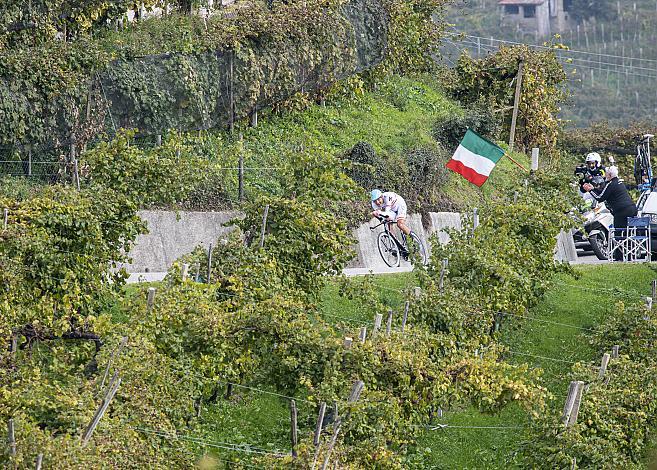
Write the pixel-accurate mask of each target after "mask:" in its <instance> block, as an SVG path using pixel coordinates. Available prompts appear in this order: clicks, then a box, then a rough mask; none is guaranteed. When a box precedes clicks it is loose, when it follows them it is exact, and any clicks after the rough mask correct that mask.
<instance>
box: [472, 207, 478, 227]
mask: <svg viewBox="0 0 657 470" xmlns="http://www.w3.org/2000/svg"><path fill="white" fill-rule="evenodd" d="M477 227H479V210H478V209H477V208H476V207H475V208H474V209H472V231H473V232H474V231H475V230H476V228H477Z"/></svg>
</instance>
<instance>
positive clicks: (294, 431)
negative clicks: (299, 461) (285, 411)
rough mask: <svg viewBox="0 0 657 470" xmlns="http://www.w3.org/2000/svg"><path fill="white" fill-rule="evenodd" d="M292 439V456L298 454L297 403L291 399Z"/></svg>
mask: <svg viewBox="0 0 657 470" xmlns="http://www.w3.org/2000/svg"><path fill="white" fill-rule="evenodd" d="M290 431H291V432H290V439H291V441H292V457H295V458H296V456H297V403H296V402H295V401H294V400H290Z"/></svg>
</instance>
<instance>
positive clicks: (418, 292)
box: [413, 287, 422, 299]
mask: <svg viewBox="0 0 657 470" xmlns="http://www.w3.org/2000/svg"><path fill="white" fill-rule="evenodd" d="M413 294H414V295H415V298H416V299H419V298H420V296H421V295H422V288H421V287H415V288H414V289H413Z"/></svg>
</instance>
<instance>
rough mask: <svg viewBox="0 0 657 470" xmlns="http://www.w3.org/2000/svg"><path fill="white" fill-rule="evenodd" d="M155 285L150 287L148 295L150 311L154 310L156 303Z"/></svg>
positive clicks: (147, 300) (147, 307) (147, 301)
mask: <svg viewBox="0 0 657 470" xmlns="http://www.w3.org/2000/svg"><path fill="white" fill-rule="evenodd" d="M155 291H156V289H155V287H149V288H148V294H147V297H146V309H147V310H148V312H150V311H151V310H153V305H155Z"/></svg>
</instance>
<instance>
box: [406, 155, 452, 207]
mask: <svg viewBox="0 0 657 470" xmlns="http://www.w3.org/2000/svg"><path fill="white" fill-rule="evenodd" d="M448 160H449V156H448V155H447V153H446V152H445V151H444V150H443V149H441V148H440V147H438V146H425V147H419V148H416V149H415V150H412V151H411V152H410V153H409V154H408V155H407V156H406V165H407V167H408V186H407V188H406V190H405V193H404V197H405V198H406V201H407V203H408V206H409V210H412V211H413V212H418V211H422V209H423V208H426V207H429V206H433V205H435V203H436V202H437V201H438V197H439V193H440V186H441V185H444V184H446V183H447V181H448V179H449V175H448V172H447V168H446V167H445V163H447V161H448Z"/></svg>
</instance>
